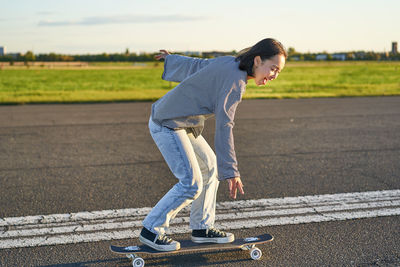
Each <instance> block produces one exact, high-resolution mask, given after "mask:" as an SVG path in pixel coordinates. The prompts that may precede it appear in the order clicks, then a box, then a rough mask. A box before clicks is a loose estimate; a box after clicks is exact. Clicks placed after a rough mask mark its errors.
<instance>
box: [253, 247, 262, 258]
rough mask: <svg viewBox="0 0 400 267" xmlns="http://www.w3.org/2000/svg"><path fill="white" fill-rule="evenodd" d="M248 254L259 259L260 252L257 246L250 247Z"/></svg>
mask: <svg viewBox="0 0 400 267" xmlns="http://www.w3.org/2000/svg"><path fill="white" fill-rule="evenodd" d="M250 256H251V258H252V259H253V260H259V259H261V256H262V252H261V250H260V249H259V248H252V249H251V250H250Z"/></svg>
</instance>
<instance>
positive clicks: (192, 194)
mask: <svg viewBox="0 0 400 267" xmlns="http://www.w3.org/2000/svg"><path fill="white" fill-rule="evenodd" d="M181 187H183V190H184V191H185V195H186V197H187V198H189V199H193V200H195V199H197V198H198V197H199V196H200V194H201V191H202V189H203V186H202V184H201V182H194V183H193V184H190V185H183V184H181Z"/></svg>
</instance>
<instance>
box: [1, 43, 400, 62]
mask: <svg viewBox="0 0 400 267" xmlns="http://www.w3.org/2000/svg"><path fill="white" fill-rule="evenodd" d="M174 53H176V54H184V55H187V56H194V57H200V58H213V57H218V56H223V55H233V56H235V55H237V52H236V51H231V52H217V51H214V52H203V53H197V52H193V53H190V52H185V53H180V52H174ZM156 54H157V53H139V54H137V53H131V52H129V50H128V49H127V50H126V51H125V53H110V54H108V53H101V54H86V55H64V54H56V53H49V54H34V53H33V52H32V51H28V52H26V53H25V54H21V53H15V54H6V55H3V56H0V62H10V63H11V64H12V63H13V62H33V61H38V62H60V61H61V62H72V61H84V62H148V61H155V59H154V56H155V55H156ZM288 60H289V61H316V60H400V54H399V53H397V54H393V53H389V52H384V53H382V52H365V51H352V52H343V53H327V52H322V53H300V52H297V51H296V50H295V49H294V48H292V47H289V49H288Z"/></svg>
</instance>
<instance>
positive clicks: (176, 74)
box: [162, 55, 212, 82]
mask: <svg viewBox="0 0 400 267" xmlns="http://www.w3.org/2000/svg"><path fill="white" fill-rule="evenodd" d="M210 61H212V59H211V60H209V59H201V58H193V57H186V56H180V55H168V56H167V57H166V58H165V62H164V72H163V74H162V79H163V80H165V81H170V82H181V81H183V80H184V79H186V78H187V77H189V76H190V75H192V74H193V73H196V72H197V71H199V70H200V69H202V68H204V67H205V66H207V65H208V64H209V63H210Z"/></svg>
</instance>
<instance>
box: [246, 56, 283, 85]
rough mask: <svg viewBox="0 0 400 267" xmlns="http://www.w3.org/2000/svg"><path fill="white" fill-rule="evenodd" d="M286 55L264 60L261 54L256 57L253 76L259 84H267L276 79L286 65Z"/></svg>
mask: <svg viewBox="0 0 400 267" xmlns="http://www.w3.org/2000/svg"><path fill="white" fill-rule="evenodd" d="M285 61H286V60H285V56H283V55H275V56H273V57H272V58H270V59H266V60H264V61H262V60H261V57H260V56H256V57H255V58H254V66H253V77H252V78H254V81H255V83H256V84H257V85H258V86H261V85H265V84H266V83H267V82H268V81H272V80H275V79H276V78H277V77H278V75H279V73H280V72H281V71H282V69H283V68H284V67H285Z"/></svg>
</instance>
